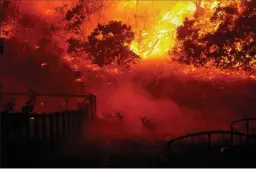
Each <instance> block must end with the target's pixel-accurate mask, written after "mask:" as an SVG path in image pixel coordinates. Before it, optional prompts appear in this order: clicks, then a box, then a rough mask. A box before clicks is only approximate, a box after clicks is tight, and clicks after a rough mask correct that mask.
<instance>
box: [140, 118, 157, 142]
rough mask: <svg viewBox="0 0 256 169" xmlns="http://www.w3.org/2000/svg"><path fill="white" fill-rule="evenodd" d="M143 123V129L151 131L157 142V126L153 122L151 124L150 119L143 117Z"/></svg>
mask: <svg viewBox="0 0 256 169" xmlns="http://www.w3.org/2000/svg"><path fill="white" fill-rule="evenodd" d="M141 122H142V126H143V128H145V129H147V130H149V131H150V132H151V133H152V135H153V137H154V139H155V140H157V138H156V134H155V130H156V125H155V124H154V123H152V122H151V121H150V120H149V119H148V118H146V117H141Z"/></svg>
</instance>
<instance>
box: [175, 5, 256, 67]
mask: <svg viewBox="0 0 256 169" xmlns="http://www.w3.org/2000/svg"><path fill="white" fill-rule="evenodd" d="M197 10H202V9H200V8H197ZM198 12H199V11H197V13H198ZM199 13H201V15H195V17H194V18H193V19H186V20H185V21H184V24H183V25H182V26H180V27H179V28H178V29H177V44H176V46H175V48H174V50H173V52H172V54H173V55H174V58H173V60H175V61H178V62H181V63H185V64H193V65H195V66H204V65H206V64H208V63H212V64H213V65H214V66H216V67H218V68H221V69H233V70H237V69H242V70H246V71H252V70H253V68H254V66H255V64H256V41H255V40H256V36H255V35H256V2H255V1H240V2H230V3H225V5H219V6H218V7H217V8H216V10H215V12H214V13H213V14H212V15H205V13H206V11H200V12H199ZM205 17H207V18H205Z"/></svg>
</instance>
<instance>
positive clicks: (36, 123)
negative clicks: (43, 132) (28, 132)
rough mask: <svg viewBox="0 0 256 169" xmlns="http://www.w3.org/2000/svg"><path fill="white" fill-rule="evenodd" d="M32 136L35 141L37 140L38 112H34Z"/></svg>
mask: <svg viewBox="0 0 256 169" xmlns="http://www.w3.org/2000/svg"><path fill="white" fill-rule="evenodd" d="M33 117H34V137H35V140H36V141H39V117H40V116H38V114H34V115H33Z"/></svg>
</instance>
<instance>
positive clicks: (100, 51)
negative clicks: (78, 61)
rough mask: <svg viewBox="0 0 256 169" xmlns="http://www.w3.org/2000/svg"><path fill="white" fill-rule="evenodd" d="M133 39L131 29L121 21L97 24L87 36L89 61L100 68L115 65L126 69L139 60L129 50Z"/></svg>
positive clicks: (138, 57)
mask: <svg viewBox="0 0 256 169" xmlns="http://www.w3.org/2000/svg"><path fill="white" fill-rule="evenodd" d="M133 39H134V33H133V32H132V30H131V27H130V26H128V25H126V24H123V23H122V22H121V21H110V22H109V23H108V24H105V25H104V24H98V26H97V28H95V29H94V31H93V32H92V33H91V34H90V35H89V36H88V42H87V45H86V51H87V53H88V57H89V59H91V60H92V62H93V63H94V64H97V65H99V66H100V67H103V66H108V65H117V66H121V67H127V68H128V67H129V66H130V64H136V63H137V62H138V61H139V60H140V56H138V55H137V54H135V53H134V52H133V51H131V50H130V48H129V46H130V44H131V42H132V40H133Z"/></svg>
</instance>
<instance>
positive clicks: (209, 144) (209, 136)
mask: <svg viewBox="0 0 256 169" xmlns="http://www.w3.org/2000/svg"><path fill="white" fill-rule="evenodd" d="M207 136H208V148H211V133H208V134H207Z"/></svg>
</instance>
